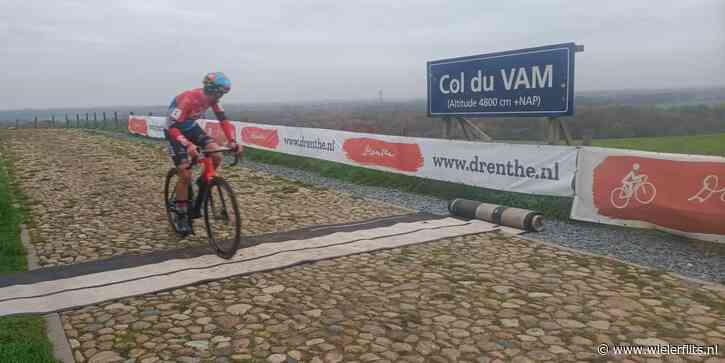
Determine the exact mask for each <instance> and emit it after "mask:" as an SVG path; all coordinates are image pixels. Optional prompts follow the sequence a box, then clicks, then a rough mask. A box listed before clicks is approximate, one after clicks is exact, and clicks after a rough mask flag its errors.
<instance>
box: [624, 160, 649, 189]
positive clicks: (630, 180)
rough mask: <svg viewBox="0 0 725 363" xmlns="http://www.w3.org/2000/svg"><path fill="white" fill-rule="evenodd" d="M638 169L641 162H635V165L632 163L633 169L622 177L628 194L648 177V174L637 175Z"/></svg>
mask: <svg viewBox="0 0 725 363" xmlns="http://www.w3.org/2000/svg"><path fill="white" fill-rule="evenodd" d="M638 171H639V163H634V165H632V170H631V171H630V172H629V173H628V174H627V175H625V176H624V178H622V186H623V187H624V191H625V192H626V193H627V194H628V195H629V194H630V193H632V190H633V188H634V186H635V185H637V184H641V183H643V182H644V181H646V179H647V176H646V175H637V172H638Z"/></svg>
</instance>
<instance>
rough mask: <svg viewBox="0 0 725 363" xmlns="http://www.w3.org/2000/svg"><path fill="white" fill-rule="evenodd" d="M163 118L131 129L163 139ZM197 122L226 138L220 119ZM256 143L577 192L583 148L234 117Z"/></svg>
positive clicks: (446, 177)
mask: <svg viewBox="0 0 725 363" xmlns="http://www.w3.org/2000/svg"><path fill="white" fill-rule="evenodd" d="M165 122H166V118H164V117H148V116H135V117H130V118H129V131H130V132H132V133H135V134H140V135H145V136H149V137H154V138H163V131H162V130H163V125H164V124H165ZM197 123H198V124H199V125H200V126H201V127H202V128H204V130H205V131H206V132H207V133H208V134H209V135H211V136H212V137H215V138H224V136H223V133H222V131H221V128H220V127H219V125H218V122H217V121H216V120H199V121H197ZM233 124H234V126H235V129H236V130H235V132H236V137H237V141H240V143H241V144H243V145H245V146H249V147H253V148H259V149H264V150H271V151H277V152H281V153H286V154H291V155H297V156H304V157H310V158H316V159H322V160H329V161H334V162H338V163H344V164H348V165H355V166H360V167H365V168H370V169H376V170H383V171H388V172H393V173H399V174H405V175H413V176H418V177H421V178H428V179H435V180H441V181H447V182H453V183H461V184H467V185H472V186H477V187H483V188H489V189H496V190H505V191H512V192H520V193H529V194H543V195H554V196H572V195H573V185H572V184H573V179H574V173H575V171H576V155H577V148H576V147H571V146H549V145H517V144H504V143H484V142H470V141H459V140H443V139H429V138H413V137H401V136H388V135H375V134H366V133H356V132H347V131H338V130H327V129H313V128H302V127H288V126H276V125H265V124H255V123H245V122H233Z"/></svg>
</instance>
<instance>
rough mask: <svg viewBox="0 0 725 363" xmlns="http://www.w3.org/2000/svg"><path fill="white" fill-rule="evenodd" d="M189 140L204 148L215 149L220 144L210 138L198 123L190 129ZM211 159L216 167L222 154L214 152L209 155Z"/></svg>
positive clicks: (220, 160)
mask: <svg viewBox="0 0 725 363" xmlns="http://www.w3.org/2000/svg"><path fill="white" fill-rule="evenodd" d="M190 134H191V135H190V136H191V138H190V139H189V140H191V142H193V143H194V144H196V145H199V146H201V147H202V148H204V149H206V150H216V149H219V148H220V147H221V146H219V144H218V143H217V142H216V141H215V140H214V138H212V137H211V136H209V135H208V134H207V133H206V132H205V131H204V129H202V128H201V127H200V126H199V125H195V126H194V127H193V128H192V129H191V131H190ZM210 157H211V159H212V161H213V162H214V167H215V168H218V167H219V165H220V164H221V162H222V159H223V156H222V155H221V154H219V153H214V154H211V155H210Z"/></svg>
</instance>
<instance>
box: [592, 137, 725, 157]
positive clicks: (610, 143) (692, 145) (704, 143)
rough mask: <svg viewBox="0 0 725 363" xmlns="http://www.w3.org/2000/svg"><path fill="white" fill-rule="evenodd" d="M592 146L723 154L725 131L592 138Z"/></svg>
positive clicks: (662, 151) (724, 151)
mask: <svg viewBox="0 0 725 363" xmlns="http://www.w3.org/2000/svg"><path fill="white" fill-rule="evenodd" d="M592 144H593V145H594V146H602V147H612V148H618V149H632V150H642V151H654V152H661V153H676V154H697V155H716V156H725V133H723V134H712V135H696V136H668V137H635V138H629V139H601V140H593V141H592Z"/></svg>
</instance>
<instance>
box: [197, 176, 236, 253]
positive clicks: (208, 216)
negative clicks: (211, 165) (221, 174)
mask: <svg viewBox="0 0 725 363" xmlns="http://www.w3.org/2000/svg"><path fill="white" fill-rule="evenodd" d="M204 222H205V223H206V232H207V234H208V235H209V243H210V244H211V246H212V248H214V250H215V251H216V253H217V255H219V256H220V257H222V258H227V259H228V258H232V256H234V254H236V253H237V249H238V248H239V245H240V243H241V229H242V228H241V217H240V216H239V206H238V205H237V197H236V194H234V190H232V188H231V187H230V186H229V183H227V182H226V181H225V180H224V179H222V178H218V177H217V178H214V179H213V180H212V181H211V184H210V185H209V189H208V192H207V195H206V198H204Z"/></svg>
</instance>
